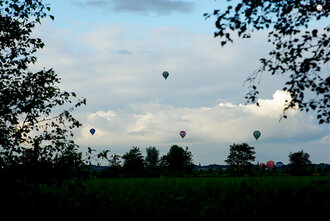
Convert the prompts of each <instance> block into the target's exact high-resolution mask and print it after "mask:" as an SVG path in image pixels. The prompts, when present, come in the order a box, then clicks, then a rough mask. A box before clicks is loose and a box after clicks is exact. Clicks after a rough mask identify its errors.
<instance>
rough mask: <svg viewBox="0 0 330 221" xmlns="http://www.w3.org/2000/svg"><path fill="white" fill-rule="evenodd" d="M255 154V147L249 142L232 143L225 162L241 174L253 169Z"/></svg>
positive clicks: (236, 172)
mask: <svg viewBox="0 0 330 221" xmlns="http://www.w3.org/2000/svg"><path fill="white" fill-rule="evenodd" d="M254 154H255V151H254V147H251V146H249V145H248V144H247V143H242V144H233V145H230V152H229V155H228V157H227V159H226V160H225V162H226V163H227V164H228V166H229V168H230V169H231V170H232V171H233V172H234V173H235V174H238V175H241V174H244V173H248V172H250V171H251V169H252V162H253V161H254V159H255V156H254Z"/></svg>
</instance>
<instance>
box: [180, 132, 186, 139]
mask: <svg viewBox="0 0 330 221" xmlns="http://www.w3.org/2000/svg"><path fill="white" fill-rule="evenodd" d="M180 136H181V137H182V139H183V138H184V137H185V136H186V131H184V130H183V131H180Z"/></svg>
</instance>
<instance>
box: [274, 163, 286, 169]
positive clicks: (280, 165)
mask: <svg viewBox="0 0 330 221" xmlns="http://www.w3.org/2000/svg"><path fill="white" fill-rule="evenodd" d="M275 166H276V168H282V167H283V166H284V164H283V163H282V162H277V163H276V164H275Z"/></svg>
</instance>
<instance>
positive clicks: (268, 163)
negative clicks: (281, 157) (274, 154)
mask: <svg viewBox="0 0 330 221" xmlns="http://www.w3.org/2000/svg"><path fill="white" fill-rule="evenodd" d="M274 165H275V163H274V161H272V160H270V161H267V167H268V168H269V169H272V168H273V167H274Z"/></svg>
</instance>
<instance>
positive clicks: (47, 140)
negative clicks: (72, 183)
mask: <svg viewBox="0 0 330 221" xmlns="http://www.w3.org/2000/svg"><path fill="white" fill-rule="evenodd" d="M49 10H50V8H49V7H48V6H47V5H45V4H43V2H42V1H41V0H12V1H0V173H1V174H2V175H7V176H9V177H8V178H17V179H21V178H24V179H30V178H31V179H32V180H37V179H46V178H47V177H48V178H49V179H52V178H55V177H61V178H63V177H68V176H71V175H72V174H73V173H74V172H73V171H75V170H76V169H74V168H78V167H82V166H83V162H82V160H81V154H80V153H78V149H77V148H78V146H77V145H76V144H75V143H74V142H73V140H71V138H70V137H72V136H73V133H72V132H71V130H72V129H73V128H76V127H80V126H81V124H80V123H79V121H77V120H76V119H75V118H74V117H73V116H72V115H71V112H72V111H73V110H74V109H75V108H77V107H79V106H80V105H82V104H85V103H86V100H85V99H81V100H77V102H76V103H75V104H74V105H72V106H71V105H70V103H72V98H75V97H76V94H75V93H73V92H66V91H61V90H60V88H59V87H58V84H59V83H60V78H59V77H58V76H57V75H56V74H55V72H54V70H53V69H48V70H47V69H43V70H41V71H38V72H35V73H34V72H31V71H30V70H29V67H30V66H32V65H33V64H34V63H35V62H36V61H37V58H36V57H35V56H34V55H33V54H34V53H35V52H36V51H37V50H38V49H41V48H43V47H44V43H43V42H42V40H41V39H40V38H33V37H32V36H31V34H32V31H33V29H34V28H35V26H36V25H37V24H38V23H40V21H41V19H43V18H45V17H46V16H47V15H48V14H47V13H48V11H49ZM49 17H50V18H51V19H54V17H53V16H52V15H49ZM61 106H63V107H66V108H62V111H60V112H59V110H61V108H60V107H61ZM69 106H71V107H69ZM63 109H64V110H63ZM55 110H56V111H55ZM47 171H48V172H47ZM70 174H71V175H70Z"/></svg>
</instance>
